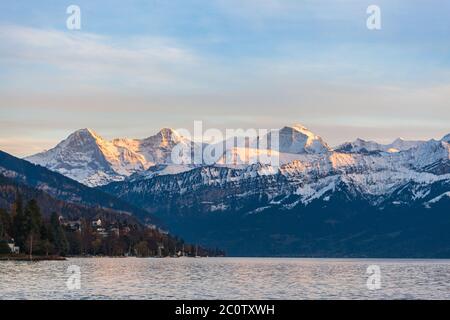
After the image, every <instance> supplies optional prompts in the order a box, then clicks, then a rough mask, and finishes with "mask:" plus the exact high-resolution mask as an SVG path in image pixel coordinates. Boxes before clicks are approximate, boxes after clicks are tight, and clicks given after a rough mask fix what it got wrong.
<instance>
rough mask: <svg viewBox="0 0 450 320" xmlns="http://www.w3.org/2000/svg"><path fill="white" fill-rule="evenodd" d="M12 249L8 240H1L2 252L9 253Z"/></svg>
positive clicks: (0, 250)
mask: <svg viewBox="0 0 450 320" xmlns="http://www.w3.org/2000/svg"><path fill="white" fill-rule="evenodd" d="M9 253H11V250H10V249H9V246H8V242H6V241H5V240H0V254H9Z"/></svg>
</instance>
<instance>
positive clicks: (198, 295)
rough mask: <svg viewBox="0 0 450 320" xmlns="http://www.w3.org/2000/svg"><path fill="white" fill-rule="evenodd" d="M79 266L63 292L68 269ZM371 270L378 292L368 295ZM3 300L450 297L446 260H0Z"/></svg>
mask: <svg viewBox="0 0 450 320" xmlns="http://www.w3.org/2000/svg"><path fill="white" fill-rule="evenodd" d="M70 265H78V266H79V267H80V269H81V289H79V290H68V288H67V285H66V282H67V280H68V278H69V277H70V274H68V273H67V268H68V267H69V266H70ZM369 265H378V266H380V268H381V289H380V290H368V288H367V285H366V282H367V278H368V276H369V275H367V274H366V270H367V267H368V266H369ZM0 298H2V299H450V261H449V260H359V259H358V260H356V259H342V260H338V259H266V258H202V259H190V258H184V259H183V258H181V259H170V258H167V259H155V258H149V259H139V258H72V259H69V260H67V261H43V262H33V263H32V262H11V261H0Z"/></svg>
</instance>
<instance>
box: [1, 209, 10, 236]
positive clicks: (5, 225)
mask: <svg viewBox="0 0 450 320" xmlns="http://www.w3.org/2000/svg"><path fill="white" fill-rule="evenodd" d="M8 236H11V216H10V215H9V213H8V212H7V211H6V210H4V209H0V240H2V239H5V238H7V237H8Z"/></svg>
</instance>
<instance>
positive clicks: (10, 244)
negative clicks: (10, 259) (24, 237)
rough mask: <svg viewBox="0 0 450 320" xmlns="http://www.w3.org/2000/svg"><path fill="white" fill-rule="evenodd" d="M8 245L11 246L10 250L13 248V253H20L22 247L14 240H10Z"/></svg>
mask: <svg viewBox="0 0 450 320" xmlns="http://www.w3.org/2000/svg"><path fill="white" fill-rule="evenodd" d="M8 247H9V250H11V253H15V254H19V253H20V248H19V247H18V246H16V244H15V243H14V242H9V243H8Z"/></svg>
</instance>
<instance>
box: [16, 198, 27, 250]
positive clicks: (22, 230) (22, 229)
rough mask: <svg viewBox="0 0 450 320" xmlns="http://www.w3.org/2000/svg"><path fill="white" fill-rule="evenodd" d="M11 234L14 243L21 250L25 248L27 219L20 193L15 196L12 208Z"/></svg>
mask: <svg viewBox="0 0 450 320" xmlns="http://www.w3.org/2000/svg"><path fill="white" fill-rule="evenodd" d="M12 222H13V226H12V233H13V237H14V241H15V243H16V244H17V245H18V246H19V247H20V248H21V249H23V248H25V244H26V241H27V237H28V227H27V218H26V216H25V213H24V211H23V202H22V196H21V195H20V193H17V194H16V201H15V202H14V206H13V216H12Z"/></svg>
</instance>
